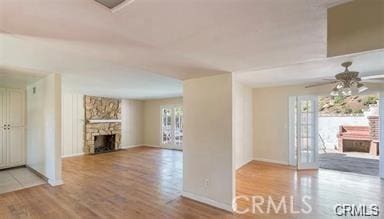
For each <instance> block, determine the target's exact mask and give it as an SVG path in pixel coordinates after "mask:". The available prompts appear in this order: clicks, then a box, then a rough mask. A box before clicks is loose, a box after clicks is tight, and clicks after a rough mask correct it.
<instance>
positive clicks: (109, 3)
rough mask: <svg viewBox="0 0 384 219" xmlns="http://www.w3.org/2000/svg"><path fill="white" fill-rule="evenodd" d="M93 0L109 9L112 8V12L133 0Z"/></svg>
mask: <svg viewBox="0 0 384 219" xmlns="http://www.w3.org/2000/svg"><path fill="white" fill-rule="evenodd" d="M95 1H96V2H98V3H100V4H102V5H104V6H105V7H107V8H109V9H110V10H112V12H115V11H117V10H120V9H122V8H123V7H125V6H127V5H129V4H130V3H132V2H133V1H134V0H95Z"/></svg>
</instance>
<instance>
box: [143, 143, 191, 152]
mask: <svg viewBox="0 0 384 219" xmlns="http://www.w3.org/2000/svg"><path fill="white" fill-rule="evenodd" d="M143 146H147V147H153V148H163V149H170V150H178V151H182V150H183V149H182V148H174V147H166V146H159V145H151V144H143Z"/></svg>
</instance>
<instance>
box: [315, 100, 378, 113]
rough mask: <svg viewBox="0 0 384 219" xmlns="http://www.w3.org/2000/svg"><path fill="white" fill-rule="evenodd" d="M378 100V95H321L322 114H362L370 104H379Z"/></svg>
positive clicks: (320, 107) (320, 106) (320, 108)
mask: <svg viewBox="0 0 384 219" xmlns="http://www.w3.org/2000/svg"><path fill="white" fill-rule="evenodd" d="M378 100H379V97H378V95H360V96H349V97H342V96H336V97H320V99H319V110H320V115H333V114H340V115H351V114H355V115H360V114H363V112H364V111H365V110H368V109H369V105H372V104H377V101H378Z"/></svg>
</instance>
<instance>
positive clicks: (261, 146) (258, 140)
mask: <svg viewBox="0 0 384 219" xmlns="http://www.w3.org/2000/svg"><path fill="white" fill-rule="evenodd" d="M367 86H368V87H369V90H368V91H369V92H371V93H374V92H378V91H380V90H381V89H383V88H384V87H383V85H380V84H367ZM331 89H332V86H320V87H315V88H311V89H306V88H304V85H302V86H281V87H266V88H257V89H253V105H254V108H253V111H254V113H253V116H254V119H253V120H254V122H253V124H254V130H253V133H254V135H253V136H254V159H255V160H260V161H267V162H274V163H280V164H288V163H289V129H288V128H289V117H288V114H289V106H288V98H289V96H300V95H321V96H324V95H327V94H328V93H329V92H330V90H331ZM365 94H369V93H366V92H365V93H364V95H365Z"/></svg>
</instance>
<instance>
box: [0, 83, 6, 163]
mask: <svg viewBox="0 0 384 219" xmlns="http://www.w3.org/2000/svg"><path fill="white" fill-rule="evenodd" d="M5 97H6V93H5V89H4V88H0V168H1V167H4V166H5V165H6V164H7V160H6V154H7V151H6V150H7V148H6V139H5V132H6V129H7V128H6V124H5V104H6V100H5Z"/></svg>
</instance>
